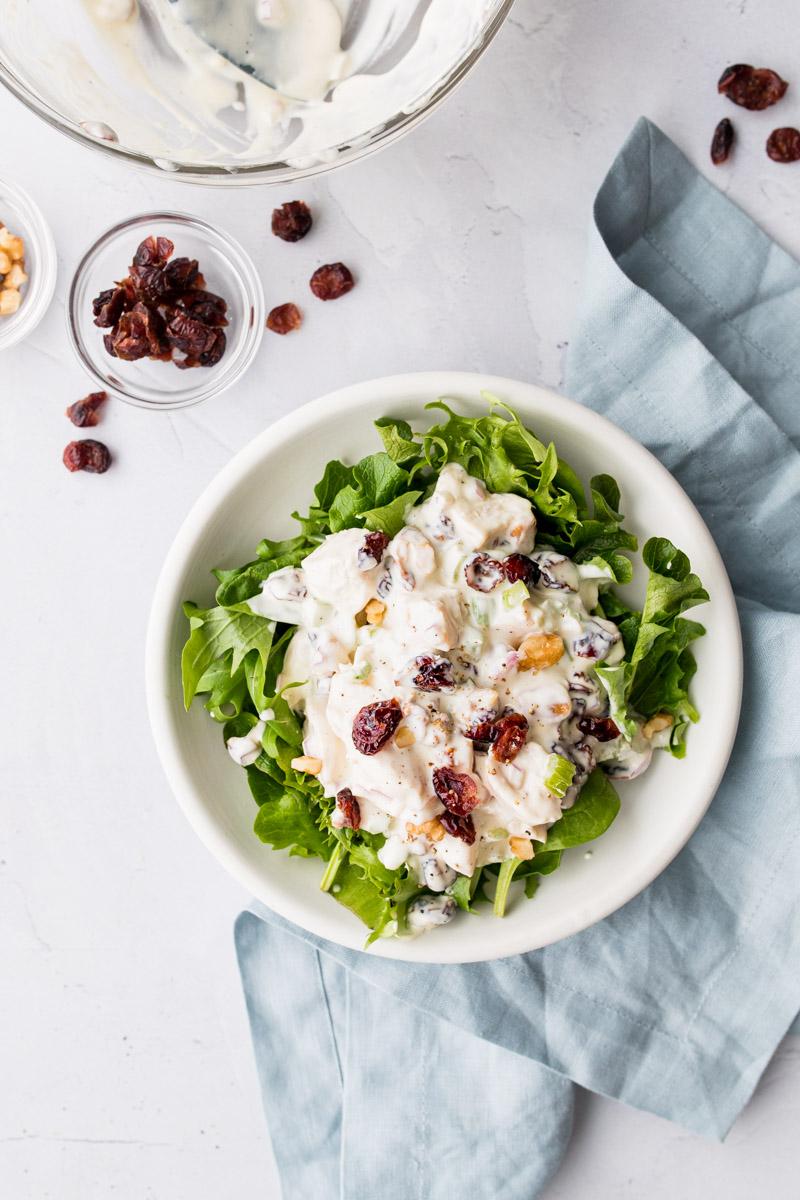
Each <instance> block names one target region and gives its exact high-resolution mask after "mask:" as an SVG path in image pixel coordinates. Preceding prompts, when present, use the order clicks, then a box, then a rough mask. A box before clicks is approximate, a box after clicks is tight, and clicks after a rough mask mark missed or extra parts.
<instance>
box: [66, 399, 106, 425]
mask: <svg viewBox="0 0 800 1200" xmlns="http://www.w3.org/2000/svg"><path fill="white" fill-rule="evenodd" d="M107 399H108V392H90V393H89V395H88V396H84V398H83V399H82V400H76V401H75V403H74V404H70V406H69V408H68V409H67V416H68V417H69V419H70V421H72V424H73V425H80V426H83V425H96V424H97V422H98V421H99V420H100V417H99V415H98V412H97V410H98V408H99V407H100V405H101V404H104V403H105V401H106V400H107Z"/></svg>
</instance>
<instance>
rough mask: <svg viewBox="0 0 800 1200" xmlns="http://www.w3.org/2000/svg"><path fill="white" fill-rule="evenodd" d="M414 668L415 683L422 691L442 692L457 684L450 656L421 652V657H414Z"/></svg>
mask: <svg viewBox="0 0 800 1200" xmlns="http://www.w3.org/2000/svg"><path fill="white" fill-rule="evenodd" d="M414 668H415V670H416V675H415V676H414V678H413V684H414V687H415V688H419V690H420V691H421V692H441V691H444V690H445V689H447V688H451V687H454V686H455V684H454V682H453V664H452V663H451V662H450V660H449V659H448V658H442V657H440V656H439V655H431V654H421V655H420V656H419V658H415V659H414Z"/></svg>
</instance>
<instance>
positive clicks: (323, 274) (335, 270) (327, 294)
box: [308, 262, 356, 300]
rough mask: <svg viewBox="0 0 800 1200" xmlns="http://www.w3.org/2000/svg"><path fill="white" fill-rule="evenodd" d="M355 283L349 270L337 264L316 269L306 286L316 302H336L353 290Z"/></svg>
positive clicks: (328, 264) (341, 264)
mask: <svg viewBox="0 0 800 1200" xmlns="http://www.w3.org/2000/svg"><path fill="white" fill-rule="evenodd" d="M355 283H356V281H355V279H353V276H352V274H351V273H350V270H349V269H348V268H347V267H346V266H345V265H344V263H340V262H338V263H327V264H326V265H325V266H324V267H317V269H316V271H315V272H314V274H313V275H312V276H311V279H310V280H309V281H308V286H309V287H310V288H311V290H312V292H313V293H314V295H315V296H316V297H317V299H318V300H338V299H339V297H340V296H344V295H345V294H346V293H347V292H349V291H350V290H351V289H352V288H354V287H355Z"/></svg>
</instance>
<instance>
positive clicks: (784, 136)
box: [767, 125, 800, 163]
mask: <svg viewBox="0 0 800 1200" xmlns="http://www.w3.org/2000/svg"><path fill="white" fill-rule="evenodd" d="M767 154H768V155H769V156H770V158H771V159H772V161H773V162H779V163H793V162H797V161H798V159H800V129H794V128H793V127H792V126H791V125H787V126H784V128H782V129H773V131H772V133H771V134H770V135H769V137H768V138H767Z"/></svg>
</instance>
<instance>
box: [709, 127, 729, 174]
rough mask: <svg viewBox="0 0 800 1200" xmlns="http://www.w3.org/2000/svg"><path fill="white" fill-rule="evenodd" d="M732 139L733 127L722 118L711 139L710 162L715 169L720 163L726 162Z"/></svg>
mask: <svg viewBox="0 0 800 1200" xmlns="http://www.w3.org/2000/svg"><path fill="white" fill-rule="evenodd" d="M733 138H734V132H733V125H732V124H731V123H730V121H729V120H728V118H727V117H723V118H722V120H721V121H720V123H719V125H717V128H716V129H715V130H714V136H713V137H712V139H711V161H712V163H713V164H714V166H715V167H719V166H721V165H722V163H724V162H727V161H728V158H729V157H730V153H731V147H732V146H733Z"/></svg>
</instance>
